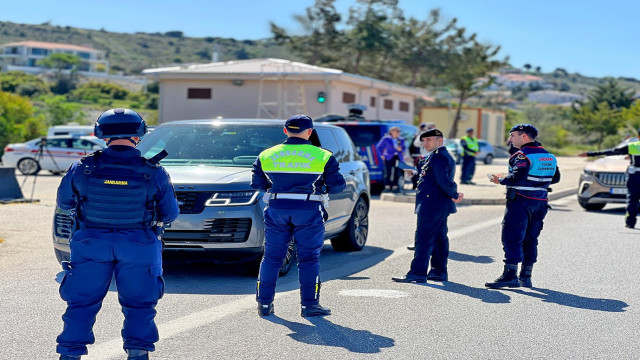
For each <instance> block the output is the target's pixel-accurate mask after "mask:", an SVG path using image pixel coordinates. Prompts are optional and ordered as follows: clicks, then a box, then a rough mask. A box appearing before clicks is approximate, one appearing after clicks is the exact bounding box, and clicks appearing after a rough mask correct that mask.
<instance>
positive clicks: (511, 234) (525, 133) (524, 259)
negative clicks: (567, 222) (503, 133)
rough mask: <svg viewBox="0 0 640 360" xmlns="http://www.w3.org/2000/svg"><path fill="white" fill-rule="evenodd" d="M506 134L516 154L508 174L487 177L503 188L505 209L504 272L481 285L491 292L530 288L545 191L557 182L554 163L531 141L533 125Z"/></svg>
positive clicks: (515, 128)
mask: <svg viewBox="0 0 640 360" xmlns="http://www.w3.org/2000/svg"><path fill="white" fill-rule="evenodd" d="M510 134H511V135H510V136H509V142H511V144H513V146H514V147H516V148H517V149H518V151H517V152H515V153H514V154H513V155H511V157H510V158H509V173H508V175H507V176H505V177H502V176H501V175H491V182H493V183H494V184H500V185H506V187H507V205H506V206H507V208H506V210H505V213H504V219H503V220H502V247H503V249H504V254H505V259H504V263H505V265H504V270H503V273H502V275H501V276H500V277H499V278H498V279H496V280H495V281H493V282H488V283H486V284H485V286H486V287H488V288H494V289H497V288H504V287H510V288H516V287H520V286H524V287H532V283H531V272H532V270H533V264H534V263H535V262H536V260H537V258H538V236H540V232H541V231H542V222H543V220H544V217H545V216H546V215H547V210H548V201H547V191H548V188H549V185H550V184H555V183H557V182H558V181H560V171H559V170H558V162H557V160H556V158H555V156H554V155H553V154H550V153H549V152H547V151H546V150H545V149H543V148H542V146H540V144H539V143H538V142H536V141H535V139H536V136H538V130H537V129H536V128H535V127H534V126H533V125H530V124H520V125H516V126H514V127H513V128H511V130H510ZM519 263H522V267H521V269H520V275H518V274H517V272H518V264H519Z"/></svg>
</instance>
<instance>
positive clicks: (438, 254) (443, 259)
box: [407, 212, 449, 277]
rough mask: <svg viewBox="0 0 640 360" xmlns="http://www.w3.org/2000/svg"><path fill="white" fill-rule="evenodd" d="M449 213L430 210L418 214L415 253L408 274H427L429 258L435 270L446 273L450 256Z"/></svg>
mask: <svg viewBox="0 0 640 360" xmlns="http://www.w3.org/2000/svg"><path fill="white" fill-rule="evenodd" d="M448 217H449V214H448V213H446V214H445V213H443V212H428V213H426V214H418V225H417V227H416V234H415V246H416V248H415V253H414V255H413V260H412V261H411V269H410V270H409V273H408V274H407V275H412V276H420V277H426V276H427V269H428V267H429V259H431V269H432V270H433V271H434V272H438V273H446V272H447V260H448V258H449V238H448V237H447V218H448Z"/></svg>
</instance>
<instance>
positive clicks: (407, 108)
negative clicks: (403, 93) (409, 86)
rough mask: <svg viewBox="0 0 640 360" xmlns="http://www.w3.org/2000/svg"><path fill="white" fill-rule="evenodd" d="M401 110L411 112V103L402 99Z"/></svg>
mask: <svg viewBox="0 0 640 360" xmlns="http://www.w3.org/2000/svg"><path fill="white" fill-rule="evenodd" d="M400 111H404V112H409V103H408V102H406V101H400Z"/></svg>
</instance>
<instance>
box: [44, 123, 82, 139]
mask: <svg viewBox="0 0 640 360" xmlns="http://www.w3.org/2000/svg"><path fill="white" fill-rule="evenodd" d="M56 135H77V136H82V135H93V125H56V126H52V127H50V128H49V130H47V137H51V136H56Z"/></svg>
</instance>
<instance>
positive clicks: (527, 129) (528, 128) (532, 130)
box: [509, 124, 538, 139]
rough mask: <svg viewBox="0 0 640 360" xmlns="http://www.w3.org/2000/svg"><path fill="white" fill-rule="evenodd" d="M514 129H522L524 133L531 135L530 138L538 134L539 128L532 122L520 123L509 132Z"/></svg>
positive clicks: (510, 131)
mask: <svg viewBox="0 0 640 360" xmlns="http://www.w3.org/2000/svg"><path fill="white" fill-rule="evenodd" d="M514 131H522V132H523V133H525V134H527V135H529V137H530V138H532V139H535V138H536V136H538V129H536V127H535V126H533V125H531V124H518V125H516V126H514V127H512V128H511V130H509V133H512V132H514Z"/></svg>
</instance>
